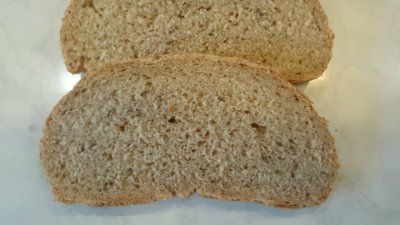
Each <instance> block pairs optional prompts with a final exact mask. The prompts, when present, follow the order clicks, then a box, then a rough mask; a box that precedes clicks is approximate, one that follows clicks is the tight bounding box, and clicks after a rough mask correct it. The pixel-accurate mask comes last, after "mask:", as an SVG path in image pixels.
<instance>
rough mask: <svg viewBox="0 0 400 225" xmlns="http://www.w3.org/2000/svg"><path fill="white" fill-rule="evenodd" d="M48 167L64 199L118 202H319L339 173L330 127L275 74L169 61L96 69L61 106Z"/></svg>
mask: <svg viewBox="0 0 400 225" xmlns="http://www.w3.org/2000/svg"><path fill="white" fill-rule="evenodd" d="M40 158H41V164H42V166H43V168H44V171H45V173H46V175H47V176H48V178H49V181H50V183H51V186H52V191H53V193H54V196H55V198H56V199H57V200H58V201H62V202H65V203H85V204H89V205H94V206H111V205H126V204H138V203H148V202H152V201H158V200H162V199H168V198H170V197H172V196H180V197H187V196H190V195H191V194H192V193H194V192H197V193H199V194H200V195H203V196H208V197H212V198H218V199H226V200H240V201H257V202H262V203H265V204H268V205H271V206H275V207H304V206H314V205H318V204H320V203H321V202H323V201H324V200H325V199H326V198H327V196H328V194H329V192H330V191H331V189H332V185H333V182H334V180H335V177H336V173H337V161H336V152H335V147H334V141H333V138H332V136H331V135H330V133H329V132H328V129H327V123H326V120H325V119H323V118H322V117H320V116H318V114H317V113H316V112H315V110H314V109H313V107H312V106H311V103H310V101H309V100H308V99H307V98H306V97H305V96H304V95H303V94H302V93H301V92H299V91H297V89H296V88H294V87H293V86H292V85H290V84H289V83H287V82H285V81H283V80H282V79H280V78H279V77H277V76H275V75H273V72H272V71H270V70H269V69H267V68H264V67H260V66H257V65H255V64H251V63H248V62H247V61H243V60H240V59H234V58H220V57H216V56H204V55H185V56H165V57H161V58H160V59H142V60H134V61H132V62H127V63H120V64H115V65H109V66H106V67H103V68H101V69H98V70H96V71H91V72H90V73H89V74H88V75H87V76H86V77H85V78H84V79H82V80H81V81H80V82H79V83H78V84H77V85H76V86H75V87H74V89H73V90H72V91H71V92H69V93H68V94H67V95H66V96H65V97H63V98H62V99H61V101H60V102H59V103H58V104H57V105H56V106H55V108H54V109H53V111H52V113H51V114H50V116H49V118H48V120H47V122H46V125H45V129H44V136H43V138H42V140H41V151H40Z"/></svg>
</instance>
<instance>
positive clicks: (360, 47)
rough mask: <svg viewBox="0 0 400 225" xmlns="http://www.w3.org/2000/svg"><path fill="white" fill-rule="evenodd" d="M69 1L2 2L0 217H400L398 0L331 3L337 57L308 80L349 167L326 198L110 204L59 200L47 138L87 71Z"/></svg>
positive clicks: (196, 220)
mask: <svg viewBox="0 0 400 225" xmlns="http://www.w3.org/2000/svg"><path fill="white" fill-rule="evenodd" d="M67 4H68V1H67V0H62V1H54V0H36V1H32V0H14V1H12V0H0V178H1V183H0V224H7V225H11V224H16V225H17V224H18V225H19V224H30V225H32V224H41V225H46V224H57V225H63V224H66V225H67V224H68V225H70V224H94V223H96V224H116V225H118V224H159V223H163V224H193V225H194V224H211V223H218V224H307V225H312V224H351V225H353V224H363V225H368V224H374V225H375V224H400V119H399V118H400V1H399V0H380V1H378V0H351V1H348V0H322V5H323V6H324V8H325V10H326V13H327V15H328V17H329V22H330V25H331V28H332V29H333V31H334V33H335V41H334V51H333V59H332V61H331V63H330V65H329V68H328V70H327V71H326V72H325V74H324V75H323V76H322V77H321V78H319V79H317V80H314V81H312V82H309V83H308V84H306V85H303V86H301V87H299V88H301V89H302V90H304V92H305V93H306V95H308V96H309V97H310V98H311V99H312V100H313V101H314V106H315V107H316V109H317V111H318V112H320V113H321V114H322V115H323V116H325V117H326V118H328V120H329V121H330V124H329V126H330V130H331V131H332V133H333V135H334V136H335V137H336V146H337V152H338V156H339V161H340V163H341V167H340V170H339V178H338V181H337V183H336V186H335V188H334V190H333V193H332V194H331V195H330V197H329V199H328V200H327V202H326V203H324V204H323V205H321V206H320V207H317V208H306V209H296V210H287V209H274V208H270V207H267V206H264V205H262V204H257V203H240V202H228V201H217V200H211V199H206V198H202V197H199V196H194V197H191V198H189V199H178V198H173V199H171V200H167V201H163V202H158V203H154V204H148V205H141V206H140V205H139V206H126V207H111V208H90V207H87V206H84V205H73V206H66V205H63V204H60V203H58V202H55V201H53V200H52V196H51V193H50V189H49V184H48V183H47V181H46V179H45V177H44V175H43V171H42V170H41V168H40V165H39V148H38V145H39V140H40V138H41V135H42V126H43V123H44V121H45V119H46V117H47V115H48V114H49V113H50V111H51V109H52V107H53V106H54V105H55V103H56V102H57V101H58V100H59V99H60V98H61V96H63V95H64V94H65V93H66V92H67V91H68V90H70V89H71V88H72V87H73V85H74V84H75V83H76V82H77V81H78V80H79V76H72V75H70V74H69V73H68V72H67V70H66V68H65V66H64V64H63V60H62V56H61V52H60V48H59V37H58V34H59V29H60V24H61V18H62V16H63V12H64V9H65V7H66V6H67Z"/></svg>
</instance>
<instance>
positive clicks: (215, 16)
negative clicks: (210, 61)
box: [61, 0, 333, 83]
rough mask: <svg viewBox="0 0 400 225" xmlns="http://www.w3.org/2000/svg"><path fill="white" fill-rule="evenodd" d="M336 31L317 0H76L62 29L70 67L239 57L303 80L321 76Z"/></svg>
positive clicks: (294, 80) (74, 69) (81, 69)
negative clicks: (166, 57)
mask: <svg viewBox="0 0 400 225" xmlns="http://www.w3.org/2000/svg"><path fill="white" fill-rule="evenodd" d="M332 39H333V34H332V32H331V30H330V29H329V27H328V22H327V18H326V15H325V13H324V11H323V10H322V8H321V5H320V3H319V1H318V0H304V1H292V0H279V1H277V0H272V1H271V0H268V1H267V0H260V1H242V0H229V1H228V0H218V1H209V0H198V1H184V0H175V1H162V0H151V1H150V0H144V1H135V0H119V1H105V0H72V1H71V4H70V5H69V7H68V9H67V10H66V13H65V17H64V21H63V24H62V28H61V47H62V51H63V56H64V60H65V64H66V65H67V68H68V70H69V71H71V72H72V73H79V72H85V71H87V70H90V69H93V68H96V67H98V66H101V65H104V64H108V63H118V62H121V61H127V60H130V59H132V58H138V57H146V56H152V55H153V56H154V55H156V56H157V55H161V54H182V53H203V54H210V55H219V56H228V57H240V58H245V59H248V60H250V61H252V62H255V63H258V64H261V65H267V66H269V67H270V68H272V69H274V70H276V71H279V72H280V74H281V75H282V76H283V78H284V79H286V80H288V81H290V82H292V83H298V82H302V81H307V80H310V79H313V78H316V77H318V76H320V75H321V74H322V72H323V71H324V70H325V68H326V66H327V64H328V62H329V60H330V58H331V48H332Z"/></svg>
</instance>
